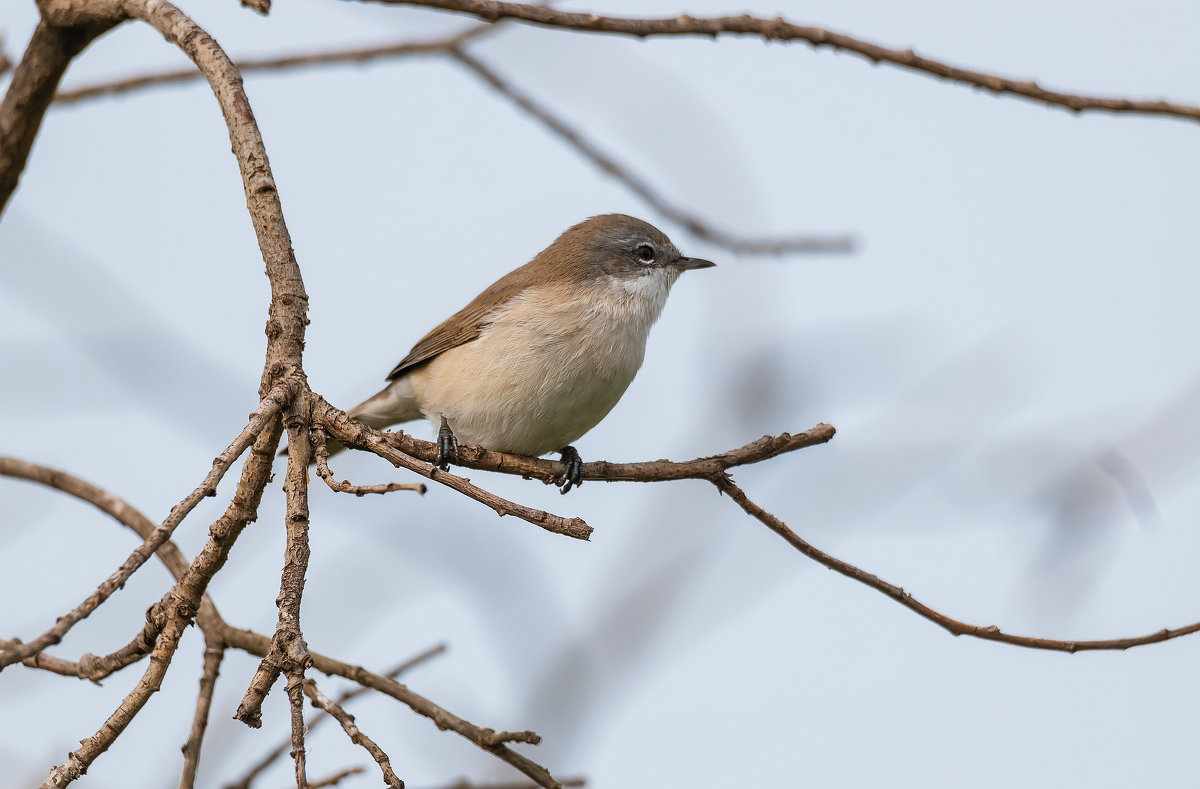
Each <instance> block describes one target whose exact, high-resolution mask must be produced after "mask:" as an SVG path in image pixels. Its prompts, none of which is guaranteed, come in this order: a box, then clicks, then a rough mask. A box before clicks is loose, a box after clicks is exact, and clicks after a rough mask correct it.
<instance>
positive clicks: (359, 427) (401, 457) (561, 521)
mask: <svg viewBox="0 0 1200 789" xmlns="http://www.w3.org/2000/svg"><path fill="white" fill-rule="evenodd" d="M311 397H312V403H313V405H312V411H313V415H312V418H313V422H314V423H316V424H319V425H322V426H324V428H325V430H327V431H328V432H329V435H331V436H333V437H334V438H336V439H337V440H338V441H341V442H342V443H344V444H354V445H355V446H361V447H365V448H367V449H369V450H370V451H371V452H374V453H375V454H376V455H379V456H380V457H381V458H383V459H384V460H386V461H388V462H389V463H391V464H392V465H393V466H396V467H397V468H406V469H408V470H409V471H413V472H416V473H417V474H420V475H421V476H423V477H426V478H427V479H431V480H433V481H434V482H440V483H441V484H443V485H445V486H446V487H448V488H451V489H453V490H456V491H458V492H459V493H462V494H464V495H466V496H469V497H470V498H472V499H475V500H476V501H478V502H480V503H482V504H485V505H487V506H488V507H490V508H491V509H493V510H495V512H496V514H497V515H500V516H501V517H503V516H505V515H515V516H516V517H518V518H520V519H521V520H524V521H527V522H529V523H532V524H533V525H535V526H540V527H542V528H543V529H545V530H546V531H549V532H554V533H555V534H563V535H566V536H567V537H574V538H575V539H577V540H586V539H587V538H588V535H590V534H591V533H592V527H591V526H588V525H587V523H585V522H584V521H583V519H581V518H563V517H561V516H559V515H554V514H552V513H549V512H545V511H543V510H535V509H532V508H530V507H526V506H525V505H523V504H516V503H514V502H511V501H508V500H507V499H503V498H501V497H499V496H497V495H496V494H494V493H490V492H488V491H486V490H484V489H482V488H479V487H476V486H475V485H472V484H471V482H470V481H469V480H466V479H463V478H462V477H459V476H455V475H454V474H451V473H449V472H447V471H442V470H441V469H439V468H436V467H435V466H434V465H433V464H432V463H431V462H422V461H420V460H416V459H414V458H412V457H410V456H409V455H408V454H406V453H405V452H402V451H400V450H398V449H396V448H395V447H393V446H391V445H390V444H388V443H387V442H386V441H385V440H384V438H383V434H382V433H380V432H379V431H378V430H375V429H374V428H370V427H367V426H366V425H364V424H363V423H362V422H359V421H358V420H354V419H350V418H349V417H347V416H346V412H344V411H340V410H338V409H337V408H334V407H333V406H331V405H330V404H329V403H327V402H326V401H325V399H324V398H322V397H321V396H320V395H318V394H313V395H312V396H311Z"/></svg>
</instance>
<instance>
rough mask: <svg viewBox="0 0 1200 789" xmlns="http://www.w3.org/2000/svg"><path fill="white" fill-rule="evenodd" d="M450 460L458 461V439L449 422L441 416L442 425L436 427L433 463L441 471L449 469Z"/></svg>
mask: <svg viewBox="0 0 1200 789" xmlns="http://www.w3.org/2000/svg"><path fill="white" fill-rule="evenodd" d="M451 461H453V462H455V463H457V462H458V439H457V438H455V437H454V431H453V430H451V429H450V423H449V422H447V421H446V417H444V416H443V417H442V426H441V427H439V428H438V436H437V457H435V458H434V459H433V465H435V466H437V467H438V468H440V469H441V470H442V471H449V470H450V463H451Z"/></svg>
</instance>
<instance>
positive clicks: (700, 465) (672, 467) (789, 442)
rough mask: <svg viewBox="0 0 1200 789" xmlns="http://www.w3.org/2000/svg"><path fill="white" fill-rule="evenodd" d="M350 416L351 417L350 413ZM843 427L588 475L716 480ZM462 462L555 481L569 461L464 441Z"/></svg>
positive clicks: (399, 440)
mask: <svg viewBox="0 0 1200 789" xmlns="http://www.w3.org/2000/svg"><path fill="white" fill-rule="evenodd" d="M347 419H349V418H348V417H347ZM836 432H837V431H836V430H835V429H834V427H833V425H827V424H825V423H824V422H822V423H820V424H817V425H815V426H813V427H811V428H809V429H808V430H805V431H804V432H802V433H796V434H795V435H792V434H790V433H780V434H779V435H777V436H763V437H762V438H760V439H758V440H757V441H751V442H750V443H749V444H746V445H745V446H742V447H738V448H737V449H731V450H729V451H728V452H723V453H721V454H720V455H710V456H708V457H702V458H696V459H695V460H685V461H681V462H674V461H670V460H651V461H644V462H638V463H610V462H609V461H606V460H599V461H594V462H591V463H584V464H583V478H584V479H585V480H589V481H591V480H594V481H597V482H668V481H671V480H677V479H713V478H715V477H717V476H719V475H721V474H723V473H724V472H726V471H728V470H729V469H731V468H734V467H736V466H745V465H748V464H750V463H760V462H762V461H764V460H770V459H771V458H774V457H778V456H779V455H782V454H785V453H787V452H794V451H795V450H797V449H802V448H804V447H811V446H816V445H817V444H824V443H826V442H827V441H829V440H830V439H832V438H833V436H834V434H835V433H836ZM381 435H382V436H383V439H384V441H386V442H387V443H388V444H390V445H391V446H393V447H395V448H396V449H399V450H400V451H401V452H403V453H405V454H406V455H411V456H412V457H415V458H419V459H421V460H424V461H426V462H432V460H433V459H434V457H435V456H436V455H437V445H436V444H434V443H433V442H431V441H422V440H421V439H419V438H413V437H412V436H410V435H408V434H407V433H404V432H402V431H400V430H392V431H387V432H384V433H382V434H381ZM458 464H459V465H460V466H465V467H466V468H473V469H480V470H482V471H497V472H500V473H501V474H516V475H519V476H522V477H526V478H534V479H540V480H541V481H543V482H545V483H547V484H549V483H550V482H551V481H552V480H553V479H554V478H555V477H557V476H560V475H561V474H562V473H563V464H562V463H561V462H559V461H557V460H542V459H540V458H530V457H525V456H523V455H506V454H504V453H503V452H493V451H491V450H488V449H483V448H481V447H476V446H469V445H463V446H460V447H459V448H458Z"/></svg>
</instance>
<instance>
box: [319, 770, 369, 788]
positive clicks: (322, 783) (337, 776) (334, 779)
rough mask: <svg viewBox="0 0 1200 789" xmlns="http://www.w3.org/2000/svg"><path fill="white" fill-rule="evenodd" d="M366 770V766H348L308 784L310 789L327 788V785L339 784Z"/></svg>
mask: <svg viewBox="0 0 1200 789" xmlns="http://www.w3.org/2000/svg"><path fill="white" fill-rule="evenodd" d="M366 771H367V768H366V767H347V768H346V769H345V770H342V771H340V772H336V773H334V774H333V775H331V776H329V777H328V778H322V779H321V780H319V781H316V782H314V783H310V784H309V785H308V789H325V787H328V786H337V785H338V784H340V783H341V782H342V781H344V780H345V779H347V778H349V777H350V776H352V775H358V774H359V773H365V772H366Z"/></svg>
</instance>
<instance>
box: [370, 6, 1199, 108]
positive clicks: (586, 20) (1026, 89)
mask: <svg viewBox="0 0 1200 789" xmlns="http://www.w3.org/2000/svg"><path fill="white" fill-rule="evenodd" d="M375 2H380V3H385V4H388V5H410V6H425V7H428V8H440V9H443V10H445V11H456V12H459V13H463V14H470V15H472V16H475V17H478V18H480V19H484V20H487V21H489V22H496V21H499V20H501V19H516V20H520V21H522V22H528V23H530V24H534V25H540V26H543V27H554V28H565V29H567V30H584V31H589V32H592V33H611V34H616V35H624V36H636V37H638V38H648V37H650V36H707V37H711V38H716V37H717V36H719V35H749V36H758V37H760V38H762V39H763V40H764V41H807V42H808V43H809V44H811V45H812V46H813V47H829V48H830V49H833V50H836V51H840V52H849V53H852V54H855V55H861V56H862V57H864V58H866V59H868V60H870V61H871V62H872V63H891V64H892V65H895V66H899V67H901V68H904V69H908V70H910V71H918V72H922V73H925V74H931V75H933V76H935V77H938V78H940V79H945V80H949V81H951V82H958V83H961V84H964V85H971V86H973V87H976V88H982V89H983V90H987V91H991V92H992V93H1004V94H1009V95H1013V96H1020V97H1021V98H1025V99H1029V100H1031V101H1036V102H1040V103H1042V104H1049V105H1051V106H1055V107H1065V108H1066V109H1069V110H1071V111H1073V112H1084V111H1089V110H1095V111H1103V112H1118V113H1135V114H1141V115H1168V116H1172V117H1176V118H1182V119H1185V120H1192V121H1200V107H1196V106H1192V105H1188V104H1177V103H1173V102H1168V101H1133V100H1130V99H1123V98H1106V97H1097V96H1083V95H1076V94H1072V93H1061V92H1059V91H1053V90H1047V89H1045V88H1043V87H1042V86H1040V85H1038V84H1037V83H1036V82H1033V81H1021V80H1014V79H1007V78H1005V77H998V76H996V75H994V74H988V73H985V72H982V71H973V70H971V69H964V68H959V67H957V66H951V65H949V64H946V63H942V62H940V61H937V60H932V59H930V58H926V57H922V56H920V55H918V54H916V53H915V52H913V51H912V50H911V49H892V48H889V47H883V46H880V45H878V44H872V43H870V42H868V41H863V40H860V39H857V38H852V37H851V36H847V35H844V34H842V33H834V32H832V31H829V30H825V29H824V28H820V27H811V26H806V25H797V24H794V23H792V22H788V21H787V20H785V19H783V18H782V17H776V18H774V19H764V18H760V17H754V16H750V15H748V14H743V15H741V16H719V17H692V16H687V15H683V16H678V17H673V18H666V19H634V18H627V17H612V16H601V15H599V14H590V13H579V12H572V11H559V10H556V9H553V8H548V7H546V6H540V5H525V4H522V3H507V2H497V0H375Z"/></svg>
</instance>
